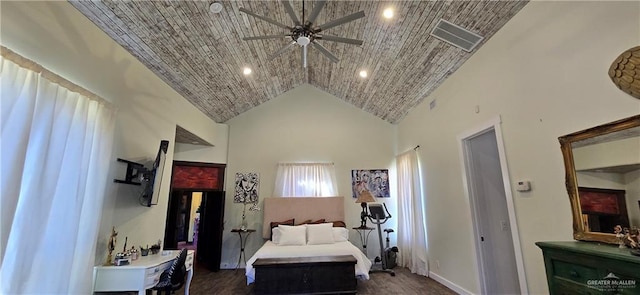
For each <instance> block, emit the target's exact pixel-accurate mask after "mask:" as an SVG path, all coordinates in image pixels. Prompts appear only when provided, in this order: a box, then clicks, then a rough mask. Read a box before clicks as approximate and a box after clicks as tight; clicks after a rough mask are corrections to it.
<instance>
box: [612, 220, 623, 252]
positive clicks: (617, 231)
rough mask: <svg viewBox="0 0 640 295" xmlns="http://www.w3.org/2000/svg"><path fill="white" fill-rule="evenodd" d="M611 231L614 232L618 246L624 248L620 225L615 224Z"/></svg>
mask: <svg viewBox="0 0 640 295" xmlns="http://www.w3.org/2000/svg"><path fill="white" fill-rule="evenodd" d="M613 232H614V233H615V234H616V239H618V248H626V246H625V243H624V237H625V235H624V232H623V229H622V226H621V225H619V224H618V225H616V226H615V227H614V228H613Z"/></svg>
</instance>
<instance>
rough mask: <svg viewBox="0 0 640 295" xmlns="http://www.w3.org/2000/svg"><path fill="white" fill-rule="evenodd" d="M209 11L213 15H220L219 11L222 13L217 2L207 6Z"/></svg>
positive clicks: (220, 6)
mask: <svg viewBox="0 0 640 295" xmlns="http://www.w3.org/2000/svg"><path fill="white" fill-rule="evenodd" d="M209 11H211V12H213V13H220V11H222V3H220V2H217V1H216V2H213V3H211V5H209Z"/></svg>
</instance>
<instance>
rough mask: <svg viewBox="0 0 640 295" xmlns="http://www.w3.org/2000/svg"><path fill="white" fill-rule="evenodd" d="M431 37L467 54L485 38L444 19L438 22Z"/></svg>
mask: <svg viewBox="0 0 640 295" xmlns="http://www.w3.org/2000/svg"><path fill="white" fill-rule="evenodd" d="M431 36H434V37H436V38H438V39H440V40H442V41H444V42H447V43H449V44H451V45H453V46H456V47H459V48H462V50H464V51H467V52H471V51H472V50H473V49H474V48H475V47H476V45H478V43H480V41H482V39H484V37H482V36H480V35H478V34H475V33H473V32H471V31H468V30H466V29H465V28H463V27H460V26H458V25H454V24H452V23H450V22H448V21H446V20H444V19H441V20H440V21H438V23H437V24H436V27H435V28H433V31H431Z"/></svg>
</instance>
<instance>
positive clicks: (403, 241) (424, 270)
mask: <svg viewBox="0 0 640 295" xmlns="http://www.w3.org/2000/svg"><path fill="white" fill-rule="evenodd" d="M396 166H397V170H398V250H399V253H398V254H399V260H400V261H399V265H400V266H404V267H407V268H409V269H410V270H411V272H412V273H417V274H419V275H423V276H428V275H429V267H428V260H427V227H426V214H425V206H424V197H423V195H422V190H421V185H420V168H419V166H418V155H417V152H416V151H415V150H411V151H409V152H406V153H404V154H401V155H398V156H397V157H396Z"/></svg>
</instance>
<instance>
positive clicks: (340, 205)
mask: <svg viewBox="0 0 640 295" xmlns="http://www.w3.org/2000/svg"><path fill="white" fill-rule="evenodd" d="M291 218H295V220H296V223H299V222H302V221H305V220H308V219H311V220H318V219H322V218H324V219H325V220H326V221H338V220H340V221H344V197H308V198H299V197H295V198H280V197H273V198H264V219H263V224H262V237H264V238H265V239H269V238H270V237H271V227H270V224H271V222H279V221H284V220H288V219H291Z"/></svg>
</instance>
